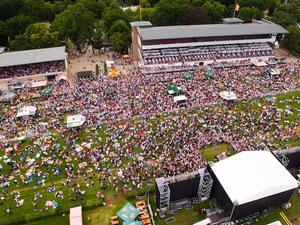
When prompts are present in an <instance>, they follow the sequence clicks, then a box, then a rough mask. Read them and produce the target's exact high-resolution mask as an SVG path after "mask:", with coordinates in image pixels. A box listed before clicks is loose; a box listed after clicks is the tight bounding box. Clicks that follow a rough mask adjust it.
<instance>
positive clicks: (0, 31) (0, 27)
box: [0, 21, 8, 46]
mask: <svg viewBox="0 0 300 225" xmlns="http://www.w3.org/2000/svg"><path fill="white" fill-rule="evenodd" d="M7 34H8V27H7V24H6V23H4V22H2V21H0V46H6V45H7V41H8V36H7Z"/></svg>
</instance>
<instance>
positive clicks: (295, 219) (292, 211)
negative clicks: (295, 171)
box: [253, 192, 300, 225]
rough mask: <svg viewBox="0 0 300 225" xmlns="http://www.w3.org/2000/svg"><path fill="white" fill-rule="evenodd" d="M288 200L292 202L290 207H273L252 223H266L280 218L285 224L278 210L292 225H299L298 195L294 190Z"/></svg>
mask: <svg viewBox="0 0 300 225" xmlns="http://www.w3.org/2000/svg"><path fill="white" fill-rule="evenodd" d="M290 202H291V204H292V207H291V208H289V209H282V208H279V207H276V208H273V209H272V210H271V212H270V213H269V214H267V215H266V216H265V217H263V218H261V219H260V220H258V221H257V222H255V223H253V225H262V224H268V223H271V222H273V221H276V220H280V221H281V223H282V224H284V225H285V224H286V223H285V222H284V220H283V219H282V218H281V216H280V215H279V213H280V212H283V213H284V214H285V215H286V216H287V217H288V219H289V220H290V222H291V223H292V224H293V225H300V196H299V195H298V194H297V193H296V192H295V193H294V194H293V196H292V198H291V201H290Z"/></svg>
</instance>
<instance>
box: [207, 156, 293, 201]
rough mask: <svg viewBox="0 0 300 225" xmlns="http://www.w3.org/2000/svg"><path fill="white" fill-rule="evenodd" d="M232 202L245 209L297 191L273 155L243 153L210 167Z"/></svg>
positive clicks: (289, 176)
mask: <svg viewBox="0 0 300 225" xmlns="http://www.w3.org/2000/svg"><path fill="white" fill-rule="evenodd" d="M211 169H212V171H213V173H214V174H215V176H216V177H217V179H218V181H219V182H220V184H221V185H222V187H223V188H224V190H225V192H226V194H227V195H228V197H229V198H230V200H231V202H232V203H234V204H237V205H242V204H245V203H248V202H252V201H256V200H259V199H262V198H266V197H269V196H272V195H276V194H279V193H282V192H286V191H290V190H294V189H296V188H297V187H298V182H297V180H296V179H295V178H294V177H293V176H292V175H291V174H290V173H289V171H288V170H287V169H286V168H285V167H284V166H283V165H282V164H281V163H280V162H279V161H278V159H277V158H276V157H275V156H274V155H273V154H272V153H271V152H270V151H244V152H240V153H238V154H236V155H233V156H231V157H229V158H226V159H223V160H221V161H219V162H216V163H214V164H212V165H211Z"/></svg>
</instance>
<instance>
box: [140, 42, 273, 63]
mask: <svg viewBox="0 0 300 225" xmlns="http://www.w3.org/2000/svg"><path fill="white" fill-rule="evenodd" d="M142 55H143V60H144V65H153V64H154V65H155V64H176V63H188V62H204V61H211V60H220V59H234V58H251V57H262V56H272V55H273V49H272V47H271V46H270V45H268V44H267V43H252V44H234V45H214V46H199V47H182V48H167V49H156V50H143V52H142Z"/></svg>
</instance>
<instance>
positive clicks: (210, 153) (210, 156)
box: [200, 144, 234, 162]
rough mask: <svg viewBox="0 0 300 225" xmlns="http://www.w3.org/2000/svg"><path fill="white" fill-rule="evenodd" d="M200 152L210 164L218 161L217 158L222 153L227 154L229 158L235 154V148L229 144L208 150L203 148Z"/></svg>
mask: <svg viewBox="0 0 300 225" xmlns="http://www.w3.org/2000/svg"><path fill="white" fill-rule="evenodd" d="M200 151H201V153H202V155H203V157H204V159H205V160H206V161H208V162H210V161H212V162H214V161H216V158H215V157H216V156H217V155H218V154H220V153H222V152H225V153H226V155H227V156H230V155H233V154H234V151H233V148H232V147H231V146H230V145H229V144H219V145H214V146H210V147H207V148H203V149H201V150H200Z"/></svg>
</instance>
